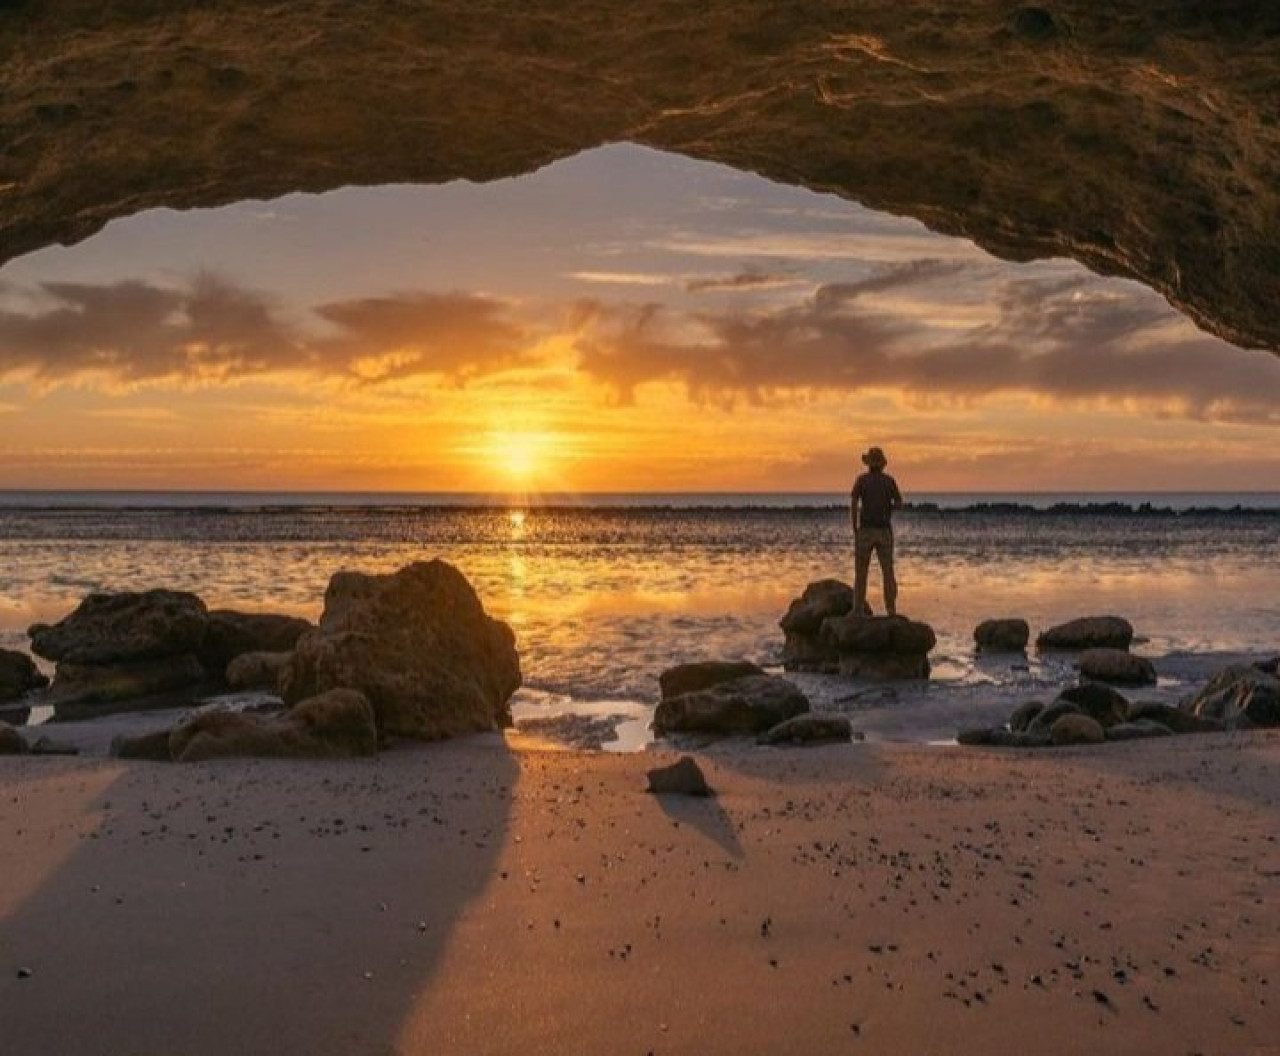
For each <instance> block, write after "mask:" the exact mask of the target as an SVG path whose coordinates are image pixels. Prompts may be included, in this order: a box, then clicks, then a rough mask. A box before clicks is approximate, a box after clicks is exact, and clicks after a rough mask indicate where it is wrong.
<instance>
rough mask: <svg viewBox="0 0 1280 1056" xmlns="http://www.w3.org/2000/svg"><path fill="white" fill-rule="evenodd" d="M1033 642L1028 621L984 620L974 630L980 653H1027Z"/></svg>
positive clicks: (974, 639) (975, 641)
mask: <svg viewBox="0 0 1280 1056" xmlns="http://www.w3.org/2000/svg"><path fill="white" fill-rule="evenodd" d="M1030 640H1031V628H1030V626H1028V624H1027V621H1026V620H1020V619H1000V620H983V621H982V622H981V623H980V624H978V626H977V627H975V628H974V629H973V642H974V645H975V647H976V648H977V650H978V652H980V653H1021V652H1025V651H1026V648H1027V642H1028V641H1030Z"/></svg>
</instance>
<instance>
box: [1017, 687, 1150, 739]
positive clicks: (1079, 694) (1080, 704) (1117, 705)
mask: <svg viewBox="0 0 1280 1056" xmlns="http://www.w3.org/2000/svg"><path fill="white" fill-rule="evenodd" d="M1059 702H1061V703H1069V704H1072V705H1074V706H1075V707H1076V708H1078V709H1079V710H1080V711H1081V712H1082V713H1084V714H1085V715H1088V716H1089V717H1090V718H1091V719H1093V720H1094V721H1095V722H1097V723H1099V724H1100V725H1101V726H1103V727H1104V728H1105V727H1107V726H1118V725H1120V723H1122V722H1124V721H1125V720H1126V719H1127V718H1128V717H1129V701H1128V700H1126V699H1125V696H1124V694H1122V693H1118V692H1116V691H1115V690H1114V689H1112V688H1111V687H1110V686H1104V685H1100V684H1098V683H1096V682H1093V683H1086V684H1084V685H1080V686H1072V687H1071V688H1069V689H1064V690H1063V691H1062V692H1061V693H1059V694H1058V700H1057V701H1055V703H1059ZM1050 707H1052V705H1050ZM1043 717H1044V714H1043V713H1042V714H1041V715H1040V716H1037V717H1036V719H1035V720H1034V721H1035V722H1041V720H1042V719H1043Z"/></svg>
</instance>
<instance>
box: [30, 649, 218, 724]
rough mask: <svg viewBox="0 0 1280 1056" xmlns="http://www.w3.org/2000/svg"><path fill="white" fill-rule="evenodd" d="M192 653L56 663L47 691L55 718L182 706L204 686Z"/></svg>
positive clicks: (204, 676) (203, 674) (205, 681)
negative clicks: (86, 662) (51, 683)
mask: <svg viewBox="0 0 1280 1056" xmlns="http://www.w3.org/2000/svg"><path fill="white" fill-rule="evenodd" d="M209 688H210V684H209V683H208V681H207V680H206V675H205V671H204V668H203V667H201V666H200V662H199V661H198V660H197V659H196V658H195V656H194V655H192V654H191V653H183V654H180V655H178V656H167V657H161V658H159V659H153V660H133V661H123V662H120V663H115V664H73V663H68V662H63V663H60V664H58V672H57V677H56V678H55V679H54V683H53V689H52V691H51V692H50V695H49V702H50V703H51V704H52V705H53V714H54V718H55V719H58V720H60V721H68V720H75V719H87V718H94V717H96V716H99V715H109V714H112V713H115V712H120V711H144V710H152V709H155V708H175V707H183V706H186V705H189V704H191V703H192V702H194V700H195V699H196V697H198V696H199V695H200V694H201V693H202V692H204V691H206V690H208V689H209Z"/></svg>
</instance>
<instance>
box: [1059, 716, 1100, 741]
mask: <svg viewBox="0 0 1280 1056" xmlns="http://www.w3.org/2000/svg"><path fill="white" fill-rule="evenodd" d="M1049 739H1050V740H1051V741H1052V742H1053V743H1054V745H1055V746H1064V745H1071V744H1101V743H1102V742H1103V741H1104V740H1106V732H1105V731H1104V730H1103V728H1102V724H1101V723H1099V722H1097V721H1096V720H1094V719H1091V718H1090V717H1089V716H1088V715H1063V716H1062V717H1061V718H1060V719H1058V721H1057V722H1055V723H1054V724H1053V726H1052V727H1050V729H1049Z"/></svg>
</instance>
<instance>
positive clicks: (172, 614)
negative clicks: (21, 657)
mask: <svg viewBox="0 0 1280 1056" xmlns="http://www.w3.org/2000/svg"><path fill="white" fill-rule="evenodd" d="M206 617H207V614H206V612H205V607H204V602H202V601H201V600H200V599H199V598H198V597H196V596H195V595H194V594H187V593H182V592H178V591H172V590H149V591H147V592H145V593H142V594H90V595H89V596H88V597H87V598H85V599H84V601H82V602H81V603H80V606H79V608H77V609H76V610H75V612H73V613H71V615H69V616H67V617H65V618H64V619H62V620H60V621H59V622H58V623H55V624H53V625H52V626H49V625H47V624H36V625H35V626H33V627H32V628H31V630H30V631H29V632H28V633H29V634H30V635H31V649H32V652H34V653H35V654H36V655H37V656H43V657H44V658H45V659H46V660H57V661H59V662H66V663H72V664H82V665H83V664H117V663H122V662H133V661H140V660H156V659H160V658H164V657H171V656H178V655H181V654H188V653H194V652H195V650H196V649H197V648H199V646H200V642H201V639H202V638H203V637H204V632H205V622H206Z"/></svg>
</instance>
